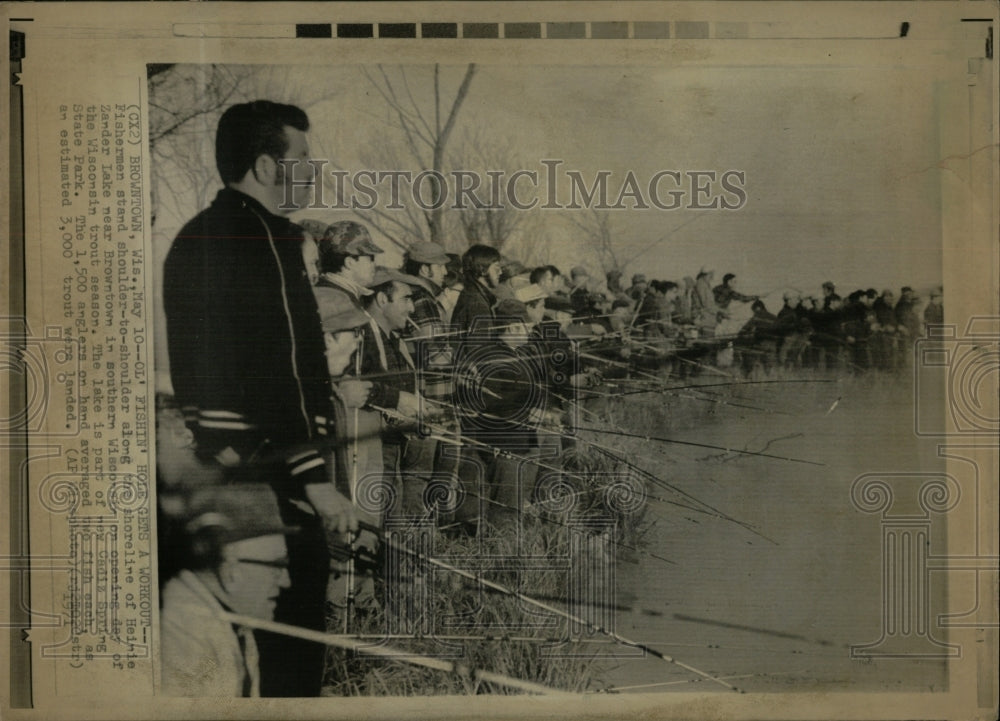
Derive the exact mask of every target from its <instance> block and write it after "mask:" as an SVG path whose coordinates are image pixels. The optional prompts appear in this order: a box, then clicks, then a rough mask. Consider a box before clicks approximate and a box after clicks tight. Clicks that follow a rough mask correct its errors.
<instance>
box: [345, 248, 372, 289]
mask: <svg viewBox="0 0 1000 721" xmlns="http://www.w3.org/2000/svg"><path fill="white" fill-rule="evenodd" d="M344 268H345V269H346V270H348V272H349V273H350V274H351V280H353V281H354V282H355V283H357V284H358V285H368V284H369V283H371V282H372V280H373V279H374V278H375V258H373V257H372V256H370V255H357V256H351V257H350V258H348V259H347V262H346V263H344Z"/></svg>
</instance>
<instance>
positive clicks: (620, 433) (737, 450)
mask: <svg viewBox="0 0 1000 721" xmlns="http://www.w3.org/2000/svg"><path fill="white" fill-rule="evenodd" d="M578 429H579V430H581V431H590V432H592V433H604V434H607V435H612V436H622V437H623V438H638V439H640V440H644V441H659V442H660V443H676V444H678V445H682V446H696V447H698V448H710V449H713V450H716V451H726V452H727V453H739V454H742V455H746V456H760V457H761V458H774V459H775V460H779V461H789V462H792V463H808V464H809V465H811V466H825V465H826V464H825V463H820V462H819V461H809V460H805V459H803V458H791V457H789V456H776V455H773V454H771V453H758V452H756V451H747V450H743V449H740V448H726V447H725V446H714V445H711V444H709V443H696V442H695V441H681V440H677V439H676V438H661V437H657V436H644V435H642V434H640V433H627V432H625V431H612V430H605V429H602V428H589V427H586V426H578Z"/></svg>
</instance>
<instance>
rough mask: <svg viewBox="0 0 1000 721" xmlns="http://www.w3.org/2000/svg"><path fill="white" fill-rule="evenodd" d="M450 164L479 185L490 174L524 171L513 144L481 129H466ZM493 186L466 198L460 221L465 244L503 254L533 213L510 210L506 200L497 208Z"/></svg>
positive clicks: (459, 217) (487, 182) (461, 208)
mask: <svg viewBox="0 0 1000 721" xmlns="http://www.w3.org/2000/svg"><path fill="white" fill-rule="evenodd" d="M451 162H452V165H453V167H455V168H461V169H463V170H468V171H470V172H472V173H473V174H474V177H475V178H476V179H477V180H479V181H480V183H481V182H482V179H484V178H486V177H487V171H493V172H499V173H503V174H504V176H505V177H509V176H510V174H511V173H512V172H513V171H516V170H518V169H520V168H521V167H522V165H521V163H520V161H519V159H518V158H517V155H516V153H515V151H514V143H513V141H512V140H511V139H510V138H503V137H497V136H495V135H491V134H489V133H488V132H487V131H486V129H484V128H482V127H476V128H468V129H466V131H465V134H464V136H463V138H462V142H461V144H460V145H459V147H458V149H457V150H456V152H455V153H453V154H452V155H451ZM490 182H491V181H486V185H487V187H486V188H479V189H476V190H473V191H472V192H471V193H469V197H466V198H463V203H462V204H461V205H460V206H459V207H458V219H459V223H460V226H461V229H462V236H463V237H464V238H465V241H466V243H468V244H469V245H473V244H475V243H483V244H486V245H491V246H493V247H494V248H496V249H497V250H499V251H501V252H504V251H505V246H506V245H507V244H508V242H509V241H511V240H512V239H513V238H515V237H516V236H517V234H518V231H519V230H520V229H521V228H522V227H523V226H524V221H525V219H526V217H527V216H528V215H529V214H530V211H524V210H519V209H517V208H514V207H511V205H510V203H509V202H506V199H503V198H501V202H500V203H499V204H494V201H495V200H496V199H495V198H492V197H491V196H492V188H491V187H489V183H490ZM477 191H478V192H477Z"/></svg>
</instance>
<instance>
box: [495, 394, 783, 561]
mask: <svg viewBox="0 0 1000 721" xmlns="http://www.w3.org/2000/svg"><path fill="white" fill-rule="evenodd" d="M476 415H478V416H489V414H483V413H480V414H476ZM493 417H494V418H497V416H493ZM502 420H504V419H502ZM515 423H516V422H515ZM517 425H521V426H524V427H526V428H531V429H532V430H534V431H537V432H541V433H547V434H550V435H557V436H560V437H562V436H563V435H564V434H563V433H561V432H559V431H553V430H549V429H546V428H541V427H534V426H529V425H528V424H525V423H517ZM584 430H585V429H584ZM577 440H580V441H582V442H583V443H585V444H587V445H590V446H592V447H594V448H596V449H597V450H598V451H599V452H600V453H602V454H603V455H604V456H606V457H608V458H612V459H613V460H615V461H617V462H618V463H621V464H623V465H624V466H626V467H627V468H630V469H632V470H634V471H635V472H637V473H639V474H640V475H641V476H643V477H644V478H647V479H649V480H650V481H652V482H653V483H655V484H656V485H657V486H659V487H660V488H663V489H666V490H670V491H673V492H674V493H677V494H679V495H681V496H682V497H684V498H687V499H690V500H691V501H694V502H695V503H697V504H699V505H701V506H702V507H703V508H704V509H708V510H707V511H706V510H703V509H699V508H692V507H690V506H686V505H684V504H679V503H677V504H675V505H678V506H680V507H683V508H688V509H689V510H692V511H695V512H700V513H704V514H705V515H709V516H714V517H715V518H719V519H720V520H726V521H729V522H730V523H735V524H736V525H738V526H740V527H741V528H744V529H746V530H748V531H750V532H751V533H753V534H754V535H757V536H760V537H761V538H763V539H764V540H766V541H769V542H770V543H774V544H775V545H778V544H777V542H776V541H774V540H773V539H771V538H768V537H767V536H765V535H764V534H763V533H761V532H760V531H758V530H756V529H755V528H753V527H752V526H750V525H749V524H747V523H744V522H742V521H740V520H738V519H736V518H733V517H732V516H730V515H728V514H726V513H723V512H722V511H720V510H719V509H718V508H715V507H714V506H712V505H710V504H708V503H705V502H704V501H702V500H700V499H698V498H696V497H695V496H693V495H691V494H690V493H688V492H687V491H684V490H683V489H681V488H679V487H677V486H674V485H673V484H672V483H669V482H667V481H664V480H662V479H660V478H658V477H657V476H655V475H653V474H652V473H650V472H649V471H647V470H645V469H643V468H641V467H639V466H637V465H636V464H634V463H632V462H631V461H629V460H628V459H626V458H623V457H621V456H619V455H618V454H617V453H616V452H615V451H613V450H612V449H609V448H607V447H606V446H602V445H601V444H598V443H596V442H594V441H590V440H587V439H584V438H578V439H577ZM482 445H486V444H482ZM487 447H489V446H487ZM514 457H515V458H521V457H519V456H514ZM521 460H526V461H528V462H532V461H530V460H529V459H524V458H521ZM536 465H539V464H536ZM546 467H547V468H548V469H549V470H553V471H555V472H556V473H566V472H565V471H564V470H562V469H561V468H556V467H554V466H546ZM567 475H571V477H572V474H567ZM665 502H668V503H670V501H665ZM646 555H653V554H649V553H646ZM654 557H657V556H655V555H654ZM661 560H667V559H661ZM668 562H670V563H673V561H668Z"/></svg>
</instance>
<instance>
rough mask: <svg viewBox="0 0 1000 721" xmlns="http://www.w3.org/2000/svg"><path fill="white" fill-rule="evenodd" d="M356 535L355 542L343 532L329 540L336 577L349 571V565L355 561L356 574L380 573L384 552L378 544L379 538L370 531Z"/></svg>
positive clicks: (332, 568)
mask: <svg viewBox="0 0 1000 721" xmlns="http://www.w3.org/2000/svg"><path fill="white" fill-rule="evenodd" d="M354 535H357V538H356V539H355V540H354V542H353V543H351V542H350V541H348V540H347V539H346V538H345V537H344V536H343V535H341V534H336V535H333V536H331V537H330V538H329V540H328V541H327V550H328V551H329V553H330V570H331V572H333V573H334V574H335V577H340V576H341V575H343V574H345V573H347V571H348V566H349V565H350V564H351V563H352V562H353V564H354V574H355V575H358V576H367V575H371V576H377V575H379V574H380V573H381V571H382V565H383V564H382V553H381V552H380V550H379V549H378V545H377V544H378V538H377V537H376V536H374V535H373V534H371V532H369V531H365V532H362V533H360V534H354ZM369 544H370V545H369ZM373 547H374V548H373Z"/></svg>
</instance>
